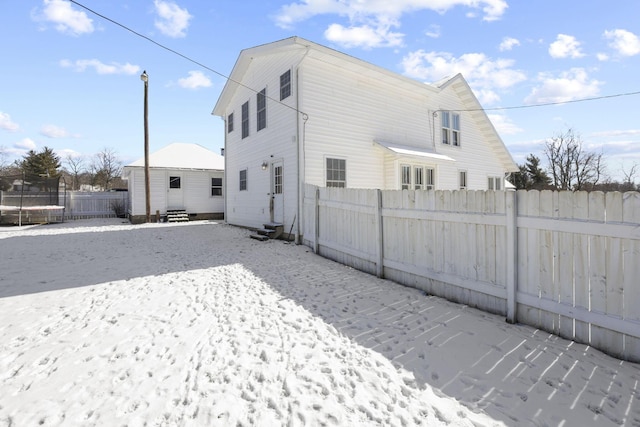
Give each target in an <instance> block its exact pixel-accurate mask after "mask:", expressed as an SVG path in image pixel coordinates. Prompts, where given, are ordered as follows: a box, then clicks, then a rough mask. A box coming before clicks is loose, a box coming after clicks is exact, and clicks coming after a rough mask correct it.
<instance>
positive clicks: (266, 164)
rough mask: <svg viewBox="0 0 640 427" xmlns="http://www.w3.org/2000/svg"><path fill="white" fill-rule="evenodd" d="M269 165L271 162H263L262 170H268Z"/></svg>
mask: <svg viewBox="0 0 640 427" xmlns="http://www.w3.org/2000/svg"><path fill="white" fill-rule="evenodd" d="M268 167H269V163H267V162H262V170H263V171H266V170H267V168H268Z"/></svg>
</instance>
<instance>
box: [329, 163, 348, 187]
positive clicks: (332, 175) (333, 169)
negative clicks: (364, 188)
mask: <svg viewBox="0 0 640 427" xmlns="http://www.w3.org/2000/svg"><path fill="white" fill-rule="evenodd" d="M346 186H347V161H346V160H344V159H329V158H328V159H327V187H341V188H344V187H346Z"/></svg>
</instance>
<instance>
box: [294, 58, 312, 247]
mask: <svg viewBox="0 0 640 427" xmlns="http://www.w3.org/2000/svg"><path fill="white" fill-rule="evenodd" d="M306 48H307V50H306V52H305V53H304V55H302V58H300V61H298V63H297V64H296V66H295V69H296V138H297V139H298V144H297V147H298V149H297V152H296V164H297V165H298V170H297V174H298V176H297V181H298V192H297V193H298V194H297V195H298V209H297V210H298V213H297V215H296V216H297V218H298V221H297V223H296V235H295V243H296V245H300V244H302V241H301V238H300V237H301V234H302V227H301V224H302V221H303V220H304V218H303V216H302V213H303V210H304V198H303V194H304V182H305V181H304V170H305V169H304V168H305V152H304V138H305V128H306V125H307V120H308V119H309V116H308V115H307V114H305V113H303V112H301V111H300V64H301V63H302V61H304V59H305V58H306V57H307V55H308V54H309V46H306ZM298 114H302V129H301V126H300V118H299V117H298Z"/></svg>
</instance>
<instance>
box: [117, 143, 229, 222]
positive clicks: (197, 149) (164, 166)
mask: <svg viewBox="0 0 640 427" xmlns="http://www.w3.org/2000/svg"><path fill="white" fill-rule="evenodd" d="M123 178H124V179H126V180H127V181H128V189H129V212H128V214H129V219H130V220H131V222H133V223H139V222H144V221H145V219H146V203H145V185H144V158H142V159H139V160H136V161H135V162H133V163H131V164H129V165H127V166H125V167H124V168H123ZM223 178H224V157H222V156H220V155H219V154H216V153H214V152H213V151H210V150H208V149H206V148H204V147H202V146H201V145H198V144H185V143H173V144H169V145H167V146H166V147H164V148H162V149H160V150H158V151H156V152H155V153H152V154H150V155H149V187H150V190H151V191H150V200H151V217H152V218H155V216H156V212H158V213H159V214H160V215H161V216H162V217H165V216H166V214H167V210H183V211H186V213H187V214H188V215H189V217H190V218H191V219H220V218H223V215H224V189H223V188H224V186H223V182H224V179H223Z"/></svg>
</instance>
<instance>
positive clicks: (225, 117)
mask: <svg viewBox="0 0 640 427" xmlns="http://www.w3.org/2000/svg"><path fill="white" fill-rule="evenodd" d="M220 118H221V119H222V123H224V124H223V126H224V154H223V155H222V157H224V172H223V173H222V185H223V187H222V188H223V189H224V190H223V191H224V193H223V194H222V196H223V197H222V198H223V199H224V213H223V215H224V218H223V219H224V223H225V224H228V221H227V218H228V216H227V194H229V192H228V191H227V181H228V180H227V115H226V114H225V116H224V117H220Z"/></svg>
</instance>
